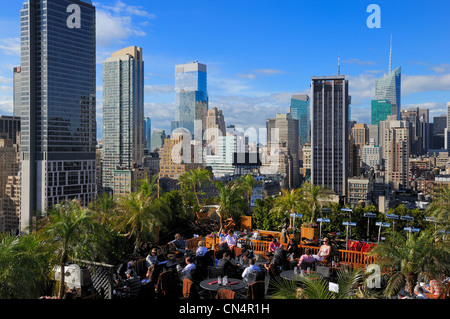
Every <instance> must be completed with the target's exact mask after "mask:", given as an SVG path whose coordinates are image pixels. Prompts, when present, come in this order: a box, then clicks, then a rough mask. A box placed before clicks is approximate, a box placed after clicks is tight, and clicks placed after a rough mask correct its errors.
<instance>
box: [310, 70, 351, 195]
mask: <svg viewBox="0 0 450 319" xmlns="http://www.w3.org/2000/svg"><path fill="white" fill-rule="evenodd" d="M348 105H349V95H348V80H346V79H345V76H344V75H338V76H323V77H312V81H311V149H312V155H311V156H312V160H311V182H312V184H313V185H323V186H325V187H328V188H330V189H332V190H333V191H335V192H336V194H338V195H340V196H345V195H346V185H347V176H348V165H349V145H348V144H349V141H348V135H349V129H348V126H349V122H348Z"/></svg>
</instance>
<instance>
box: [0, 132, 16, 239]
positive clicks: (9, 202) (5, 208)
mask: <svg viewBox="0 0 450 319" xmlns="http://www.w3.org/2000/svg"><path fill="white" fill-rule="evenodd" d="M19 171H20V157H19V145H18V144H14V143H13V141H12V140H11V139H8V138H2V137H0V233H4V232H9V231H13V232H15V231H17V230H18V229H19V215H20V196H12V194H10V193H8V191H7V189H8V186H9V187H10V188H11V187H13V188H15V189H16V190H17V191H16V192H15V193H19V192H18V188H19V187H20V179H19Z"/></svg>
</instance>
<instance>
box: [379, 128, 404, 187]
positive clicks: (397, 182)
mask: <svg viewBox="0 0 450 319" xmlns="http://www.w3.org/2000/svg"><path fill="white" fill-rule="evenodd" d="M384 133H385V134H384V140H385V141H384V145H385V146H384V151H383V153H384V154H385V157H386V160H385V183H386V184H387V186H388V187H389V188H392V189H395V190H405V189H406V188H407V187H408V184H409V154H410V152H409V129H408V127H407V125H403V126H390V127H389V129H386V130H385V131H384Z"/></svg>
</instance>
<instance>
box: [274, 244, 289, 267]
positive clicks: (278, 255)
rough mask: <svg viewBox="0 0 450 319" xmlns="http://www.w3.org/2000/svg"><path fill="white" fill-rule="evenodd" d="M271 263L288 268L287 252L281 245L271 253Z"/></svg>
mask: <svg viewBox="0 0 450 319" xmlns="http://www.w3.org/2000/svg"><path fill="white" fill-rule="evenodd" d="M272 263H273V264H274V265H275V266H279V267H281V268H283V269H284V270H289V269H290V263H289V261H288V257H287V252H286V250H284V248H283V246H281V247H278V248H277V249H275V252H274V254H273V259H272Z"/></svg>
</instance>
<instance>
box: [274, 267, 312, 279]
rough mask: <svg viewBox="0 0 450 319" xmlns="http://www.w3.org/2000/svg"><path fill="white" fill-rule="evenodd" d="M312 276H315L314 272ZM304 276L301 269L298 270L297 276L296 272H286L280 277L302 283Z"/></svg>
mask: <svg viewBox="0 0 450 319" xmlns="http://www.w3.org/2000/svg"><path fill="white" fill-rule="evenodd" d="M310 273H311V274H313V273H314V272H313V271H310ZM303 276H304V275H302V274H301V273H300V269H299V270H298V272H297V274H295V273H294V270H284V271H282V272H281V274H280V277H281V278H284V279H286V280H295V281H301V279H302V277H303Z"/></svg>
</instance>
